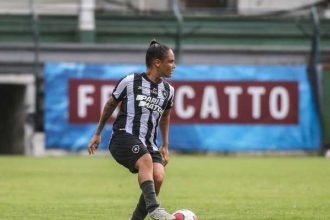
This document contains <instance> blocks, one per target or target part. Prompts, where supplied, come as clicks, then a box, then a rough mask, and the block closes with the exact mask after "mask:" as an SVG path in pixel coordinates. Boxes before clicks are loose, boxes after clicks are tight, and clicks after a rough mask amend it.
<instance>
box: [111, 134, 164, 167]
mask: <svg viewBox="0 0 330 220" xmlns="http://www.w3.org/2000/svg"><path fill="white" fill-rule="evenodd" d="M109 150H110V153H111V155H112V156H113V158H114V159H115V160H116V161H117V162H118V163H119V164H121V165H123V166H124V167H126V168H127V169H129V171H131V172H132V173H137V172H138V170H137V169H136V167H135V163H136V161H137V160H138V159H139V158H140V157H142V156H143V155H144V154H147V153H149V154H150V155H151V158H152V161H153V162H154V163H160V164H162V165H164V162H163V159H162V156H161V154H160V152H159V151H153V150H149V149H148V148H147V147H146V146H145V145H144V144H143V143H142V142H141V141H140V139H139V138H137V137H136V136H133V135H132V134H129V133H127V132H124V131H120V132H116V133H114V134H113V135H112V137H111V140H110V144H109Z"/></svg>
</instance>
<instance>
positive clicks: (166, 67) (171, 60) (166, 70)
mask: <svg viewBox="0 0 330 220" xmlns="http://www.w3.org/2000/svg"><path fill="white" fill-rule="evenodd" d="M174 69H175V57H174V53H173V51H172V50H171V49H169V50H168V51H167V55H166V57H165V58H164V59H163V60H161V61H160V65H159V73H160V75H161V77H166V78H170V77H171V76H172V73H173V70H174Z"/></svg>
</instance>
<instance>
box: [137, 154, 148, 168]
mask: <svg viewBox="0 0 330 220" xmlns="http://www.w3.org/2000/svg"><path fill="white" fill-rule="evenodd" d="M136 167H137V168H138V169H141V168H142V169H143V168H145V169H148V168H150V169H151V168H152V159H151V156H150V154H144V155H143V156H142V157H140V158H139V159H138V161H137V162H136Z"/></svg>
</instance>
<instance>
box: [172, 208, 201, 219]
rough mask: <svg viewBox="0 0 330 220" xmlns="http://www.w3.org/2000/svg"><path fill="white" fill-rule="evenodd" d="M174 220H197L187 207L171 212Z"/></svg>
mask: <svg viewBox="0 0 330 220" xmlns="http://www.w3.org/2000/svg"><path fill="white" fill-rule="evenodd" d="M173 215H174V216H175V218H176V220H198V218H197V215H195V213H193V212H192V211H190V210H188V209H180V210H178V211H176V212H174V213H173Z"/></svg>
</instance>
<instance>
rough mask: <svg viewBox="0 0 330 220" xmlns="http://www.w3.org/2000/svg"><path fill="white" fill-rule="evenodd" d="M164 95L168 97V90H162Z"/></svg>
mask: <svg viewBox="0 0 330 220" xmlns="http://www.w3.org/2000/svg"><path fill="white" fill-rule="evenodd" d="M162 94H163V97H164V98H165V99H166V98H167V96H168V92H167V91H166V90H162Z"/></svg>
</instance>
